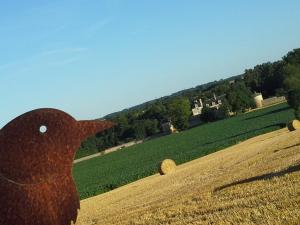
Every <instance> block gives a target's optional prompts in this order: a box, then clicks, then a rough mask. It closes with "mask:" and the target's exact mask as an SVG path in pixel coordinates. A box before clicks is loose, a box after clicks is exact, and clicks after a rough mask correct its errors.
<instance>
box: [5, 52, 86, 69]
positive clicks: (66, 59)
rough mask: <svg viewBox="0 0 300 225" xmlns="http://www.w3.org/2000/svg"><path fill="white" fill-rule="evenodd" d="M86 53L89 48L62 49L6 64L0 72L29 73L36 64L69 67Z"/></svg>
mask: <svg viewBox="0 0 300 225" xmlns="http://www.w3.org/2000/svg"><path fill="white" fill-rule="evenodd" d="M86 51H88V48H85V47H66V48H61V49H52V50H47V51H42V52H39V53H36V54H34V55H31V56H28V57H27V58H23V59H19V60H16V61H12V62H9V63H6V64H1V65H0V71H3V70H10V69H13V70H17V71H21V72H24V71H27V70H28V68H33V67H34V66H35V64H40V63H45V65H48V66H62V65H67V64H70V63H73V62H75V61H78V60H79V59H80V53H83V52H86ZM74 56H76V57H74ZM57 59H60V60H57ZM51 60H53V62H51ZM49 61H50V63H49ZM38 62H39V63H38Z"/></svg>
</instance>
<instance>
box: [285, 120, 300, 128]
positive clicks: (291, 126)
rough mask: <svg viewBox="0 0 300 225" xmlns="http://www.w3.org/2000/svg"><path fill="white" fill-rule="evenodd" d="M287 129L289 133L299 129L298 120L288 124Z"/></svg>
mask: <svg viewBox="0 0 300 225" xmlns="http://www.w3.org/2000/svg"><path fill="white" fill-rule="evenodd" d="M287 127H288V129H289V131H294V130H298V129H300V121H299V120H292V121H291V122H289V123H288V126H287Z"/></svg>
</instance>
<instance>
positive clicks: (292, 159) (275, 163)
mask: <svg viewBox="0 0 300 225" xmlns="http://www.w3.org/2000/svg"><path fill="white" fill-rule="evenodd" d="M299 221H300V131H294V132H289V131H288V130H287V129H281V130H279V131H275V132H271V133H268V134H265V135H261V136H258V137H255V138H252V139H249V140H247V141H245V142H242V143H240V144H238V145H235V146H232V147H230V148H227V149H224V150H222V151H219V152H216V153H213V154H210V155H208V156H206V157H202V158H200V159H197V160H194V161H191V162H189V163H185V164H183V165H180V166H178V167H177V170H176V171H175V172H174V173H172V174H168V175H164V176H160V175H158V174H157V175H153V176H150V177H147V178H145V179H142V180H139V181H137V182H134V183H131V184H128V185H126V186H123V187H121V188H118V189H116V190H113V191H111V192H108V193H105V194H102V195H99V196H96V197H93V198H90V199H86V200H83V201H81V210H80V212H79V217H78V221H77V223H76V225H100V224H105V225H109V224H114V225H115V224H122V225H126V224H151V225H153V224H178V225H179V224H295V225H296V224H299Z"/></svg>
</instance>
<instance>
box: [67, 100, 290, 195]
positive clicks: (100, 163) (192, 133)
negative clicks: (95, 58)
mask: <svg viewBox="0 0 300 225" xmlns="http://www.w3.org/2000/svg"><path fill="white" fill-rule="evenodd" d="M291 119H293V110H292V109H291V108H290V107H288V105H287V104H280V105H276V106H273V107H269V108H265V109H261V110H258V111H254V112H250V113H245V114H241V115H238V116H235V117H232V118H230V119H225V120H220V121H217V122H213V123H207V124H205V125H202V126H198V127H195V128H192V129H189V130H186V131H183V132H180V133H178V134H173V135H168V136H164V137H160V138H156V139H153V140H150V141H146V142H145V143H143V144H138V145H135V146H131V147H128V148H125V149H123V150H120V151H117V152H113V153H110V154H108V155H104V156H101V157H96V158H93V159H90V160H87V161H84V162H80V163H77V164H75V165H74V168H73V174H74V178H75V182H76V185H77V189H78V191H79V193H80V197H81V199H83V198H87V197H91V196H95V195H98V194H101V193H103V192H107V191H110V190H112V189H115V188H117V187H120V186H123V185H125V184H128V183H131V182H133V181H136V180H138V179H141V178H143V177H147V176H150V175H153V174H155V173H156V172H157V164H158V163H159V162H160V161H161V160H163V159H165V158H172V159H173V160H175V161H176V163H177V164H182V163H185V162H188V161H191V160H193V159H197V158H199V157H202V156H205V155H208V154H210V153H213V152H216V151H218V150H221V149H224V148H226V147H229V146H232V145H234V144H236V143H238V142H240V141H244V140H246V139H249V138H252V137H255V136H257V135H260V134H264V133H268V132H270V131H274V130H278V129H280V128H282V127H285V125H286V123H287V122H288V121H290V120H291Z"/></svg>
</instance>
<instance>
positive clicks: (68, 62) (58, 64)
mask: <svg viewBox="0 0 300 225" xmlns="http://www.w3.org/2000/svg"><path fill="white" fill-rule="evenodd" d="M78 60H79V58H69V59H65V60H61V61H56V62H49V63H48V65H50V66H64V65H67V64H71V63H74V62H77V61H78Z"/></svg>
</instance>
